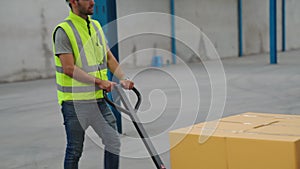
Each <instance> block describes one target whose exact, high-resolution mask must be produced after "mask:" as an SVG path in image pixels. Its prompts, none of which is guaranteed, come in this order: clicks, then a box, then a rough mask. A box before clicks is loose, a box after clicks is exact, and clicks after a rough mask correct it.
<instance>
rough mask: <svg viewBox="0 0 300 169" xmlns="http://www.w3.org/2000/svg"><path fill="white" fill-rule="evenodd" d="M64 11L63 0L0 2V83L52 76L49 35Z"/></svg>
mask: <svg viewBox="0 0 300 169" xmlns="http://www.w3.org/2000/svg"><path fill="white" fill-rule="evenodd" d="M20 3H22V4H20ZM67 12H68V6H66V4H65V3H64V1H62V0H55V1H48V0H26V1H19V0H9V1H2V2H1V5H0V25H1V29H0V44H1V45H0V51H1V54H0V60H1V62H0V67H1V71H0V82H10V81H19V80H30V79H37V78H45V77H51V76H53V75H54V69H53V68H54V66H53V56H52V45H51V33H52V29H53V28H54V26H55V24H56V23H58V22H59V21H60V20H62V19H63V18H64V17H65V16H66V14H67Z"/></svg>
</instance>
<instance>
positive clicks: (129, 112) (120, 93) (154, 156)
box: [103, 85, 166, 169]
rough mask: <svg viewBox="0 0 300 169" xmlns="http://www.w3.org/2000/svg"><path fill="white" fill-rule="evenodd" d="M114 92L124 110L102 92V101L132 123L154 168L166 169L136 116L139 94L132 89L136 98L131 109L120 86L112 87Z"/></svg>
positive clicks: (140, 99)
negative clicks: (128, 118) (123, 114)
mask: <svg viewBox="0 0 300 169" xmlns="http://www.w3.org/2000/svg"><path fill="white" fill-rule="evenodd" d="M114 90H116V92H117V95H118V97H120V99H121V102H122V103H123V105H124V107H125V108H123V107H121V106H120V105H118V104H116V103H115V102H113V101H111V100H110V99H109V98H108V96H107V92H106V91H104V90H103V96H104V99H105V100H106V101H107V103H108V104H109V105H111V106H112V107H114V108H116V109H117V110H119V111H121V112H123V113H125V114H127V115H128V116H129V117H130V119H131V120H132V122H133V124H134V127H135V128H136V130H137V131H138V133H139V136H140V137H141V139H142V141H143V143H144V144H145V146H146V148H147V151H148V152H149V154H150V156H151V158H152V160H153V162H154V164H155V166H156V168H157V169H166V167H165V165H164V164H163V162H162V160H161V158H160V157H159V155H158V153H157V151H156V149H155V147H154V146H153V143H152V142H151V140H150V138H149V136H148V134H147V132H146V130H145V128H144V126H143V124H142V123H141V122H140V120H139V118H138V116H137V114H136V113H137V111H138V109H139V107H140V105H141V102H142V97H141V94H140V92H139V91H138V90H137V89H136V88H135V87H134V88H133V89H132V91H133V92H134V93H135V94H136V96H137V102H136V104H135V107H134V108H133V107H132V105H131V103H130V101H129V99H128V97H127V96H126V94H125V92H124V90H123V88H122V86H121V85H116V86H115V87H114Z"/></svg>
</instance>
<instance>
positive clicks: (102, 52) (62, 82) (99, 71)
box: [53, 12, 108, 104]
mask: <svg viewBox="0 0 300 169" xmlns="http://www.w3.org/2000/svg"><path fill="white" fill-rule="evenodd" d="M89 20H90V24H89V27H90V33H89V29H88V26H87V22H86V20H84V19H83V18H81V17H79V16H77V15H75V14H74V13H72V12H70V15H69V16H68V17H67V18H66V19H65V21H63V22H62V23H60V24H58V25H57V27H56V28H55V30H54V32H53V51H54V59H55V65H56V83H57V97H58V103H59V104H62V102H63V101H75V100H95V99H99V98H103V92H102V90H100V88H99V87H98V86H95V85H94V84H87V83H83V82H80V81H77V80H75V79H73V78H71V77H70V76H68V75H66V74H64V72H63V69H62V65H61V62H60V59H59V57H58V56H56V55H55V42H54V37H55V31H56V30H57V28H59V27H61V28H62V29H63V30H64V31H65V32H66V34H67V36H68V38H69V39H70V42H71V46H72V50H73V55H74V61H75V63H74V64H75V65H76V66H77V67H79V68H81V69H82V70H83V71H85V72H87V73H88V74H90V75H92V76H94V77H96V78H99V79H102V80H107V79H108V77H107V49H106V40H105V38H104V33H103V30H102V28H101V26H100V24H99V22H97V21H95V20H92V19H91V18H89Z"/></svg>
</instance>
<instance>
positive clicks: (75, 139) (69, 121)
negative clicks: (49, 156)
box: [62, 102, 85, 169]
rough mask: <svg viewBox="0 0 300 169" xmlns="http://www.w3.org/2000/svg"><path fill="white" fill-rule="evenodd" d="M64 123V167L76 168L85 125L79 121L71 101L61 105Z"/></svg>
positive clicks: (80, 152)
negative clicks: (65, 141) (65, 138)
mask: <svg viewBox="0 0 300 169" xmlns="http://www.w3.org/2000/svg"><path fill="white" fill-rule="evenodd" d="M62 113H63V116H64V125H65V130H66V135H67V148H66V153H65V161H64V169H78V162H79V159H80V157H81V154H82V150H83V142H84V134H85V129H84V128H85V127H84V128H83V127H82V125H81V123H80V122H81V121H82V120H80V122H79V120H78V117H77V113H76V111H75V108H74V104H73V103H69V102H68V103H66V102H64V103H63V105H62Z"/></svg>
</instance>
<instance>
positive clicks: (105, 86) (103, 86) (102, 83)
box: [95, 79, 117, 92]
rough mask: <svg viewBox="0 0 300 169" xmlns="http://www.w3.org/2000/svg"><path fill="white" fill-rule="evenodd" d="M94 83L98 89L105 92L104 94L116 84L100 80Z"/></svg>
mask: <svg viewBox="0 0 300 169" xmlns="http://www.w3.org/2000/svg"><path fill="white" fill-rule="evenodd" d="M95 83H96V85H97V86H98V87H99V88H100V89H102V90H105V91H106V92H111V91H112V90H113V88H114V86H115V85H116V84H117V83H115V82H112V81H109V80H100V79H96V81H95Z"/></svg>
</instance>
